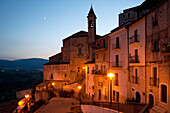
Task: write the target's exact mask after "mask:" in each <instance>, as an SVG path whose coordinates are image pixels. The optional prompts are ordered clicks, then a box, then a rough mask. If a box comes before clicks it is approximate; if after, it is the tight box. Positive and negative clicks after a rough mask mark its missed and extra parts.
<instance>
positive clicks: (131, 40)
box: [129, 35, 140, 46]
mask: <svg viewBox="0 0 170 113" xmlns="http://www.w3.org/2000/svg"><path fill="white" fill-rule="evenodd" d="M139 43H140V40H139V35H134V36H132V37H130V38H129V44H130V45H131V46H136V45H138V44H139Z"/></svg>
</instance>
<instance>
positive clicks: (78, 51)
mask: <svg viewBox="0 0 170 113" xmlns="http://www.w3.org/2000/svg"><path fill="white" fill-rule="evenodd" d="M87 20H88V32H85V31H80V32H77V33H75V34H73V35H71V36H69V37H67V38H65V39H64V40H63V47H62V48H61V53H58V54H56V55H54V56H51V57H50V58H49V63H47V64H44V66H43V71H44V72H43V74H44V75H43V80H44V82H47V81H50V82H56V84H55V85H54V88H55V90H58V89H62V88H63V86H64V85H67V84H69V83H72V82H79V81H81V80H83V79H85V72H84V69H83V68H84V66H85V65H84V63H86V62H88V61H91V60H92V59H94V55H95V54H94V49H93V48H94V47H95V40H96V39H97V38H99V37H100V36H98V35H96V16H95V14H94V11H93V9H92V7H91V9H90V11H89V13H88V16H87ZM59 84H60V85H59Z"/></svg>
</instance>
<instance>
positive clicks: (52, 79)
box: [35, 0, 170, 113]
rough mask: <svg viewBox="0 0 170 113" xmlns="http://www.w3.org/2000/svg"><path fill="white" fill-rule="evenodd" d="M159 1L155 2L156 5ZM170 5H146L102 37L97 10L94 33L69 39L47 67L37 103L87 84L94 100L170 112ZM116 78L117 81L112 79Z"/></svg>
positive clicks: (167, 1) (168, 0) (165, 1)
mask: <svg viewBox="0 0 170 113" xmlns="http://www.w3.org/2000/svg"><path fill="white" fill-rule="evenodd" d="M153 1H154V2H153ZM169 15H170V0H146V1H144V2H143V3H142V4H141V5H139V6H137V7H133V8H130V9H126V10H124V11H123V13H121V14H119V26H118V27H117V28H115V29H113V30H112V31H111V32H110V33H108V34H106V35H104V36H99V35H97V34H96V19H97V17H96V15H95V13H94V11H93V8H92V7H91V9H90V11H89V13H88V16H87V24H88V32H86V31H79V32H77V33H75V34H73V35H71V36H69V37H67V38H65V39H64V40H63V47H62V48H61V53H58V54H56V55H54V56H51V57H50V58H49V63H47V64H44V66H43V74H44V75H43V83H40V84H39V85H37V86H36V91H35V98H36V101H38V100H41V99H43V100H47V98H48V90H49V89H51V88H52V89H53V91H54V92H57V91H60V90H74V91H75V92H78V88H77V87H78V86H79V85H81V86H82V89H81V90H83V92H84V95H86V98H87V99H88V101H105V102H109V101H113V102H126V101H127V100H133V99H135V101H136V102H139V103H148V104H149V108H150V112H153V113H154V112H158V111H161V112H162V113H163V112H167V111H168V112H170V96H169V95H170V88H169V86H170V16H169ZM108 73H113V74H114V77H113V78H112V79H110V78H109V77H107V75H108Z"/></svg>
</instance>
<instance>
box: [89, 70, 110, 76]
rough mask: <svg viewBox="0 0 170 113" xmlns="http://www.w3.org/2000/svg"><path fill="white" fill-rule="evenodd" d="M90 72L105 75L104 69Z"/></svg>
mask: <svg viewBox="0 0 170 113" xmlns="http://www.w3.org/2000/svg"><path fill="white" fill-rule="evenodd" d="M92 74H98V75H106V74H107V71H106V70H92Z"/></svg>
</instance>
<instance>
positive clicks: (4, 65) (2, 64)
mask: <svg viewBox="0 0 170 113" xmlns="http://www.w3.org/2000/svg"><path fill="white" fill-rule="evenodd" d="M45 63H48V60H46V59H42V58H28V59H17V60H13V61H10V60H4V59H0V69H42V68H43V64H45Z"/></svg>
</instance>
